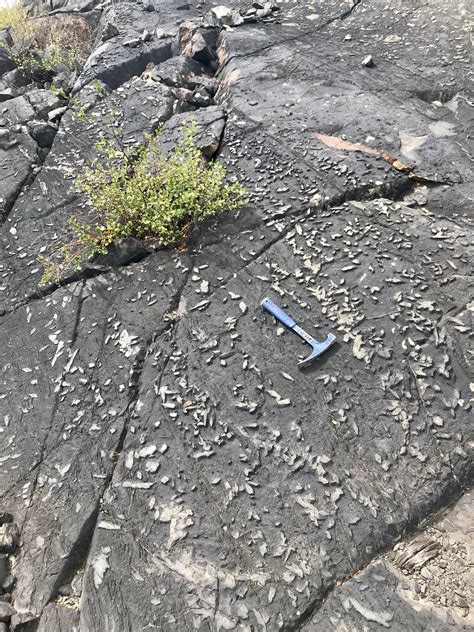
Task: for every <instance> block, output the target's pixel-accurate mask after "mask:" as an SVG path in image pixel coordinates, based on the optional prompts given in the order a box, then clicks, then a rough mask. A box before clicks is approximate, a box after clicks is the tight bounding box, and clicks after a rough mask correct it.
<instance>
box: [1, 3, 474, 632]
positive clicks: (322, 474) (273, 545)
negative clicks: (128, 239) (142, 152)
mask: <svg viewBox="0 0 474 632" xmlns="http://www.w3.org/2000/svg"><path fill="white" fill-rule="evenodd" d="M213 6H215V5H213V4H212V3H210V2H200V3H198V2H194V0H192V1H191V2H189V3H187V4H182V5H180V4H179V3H176V2H172V1H171V0H164V1H162V2H158V1H157V0H156V1H155V2H153V3H150V2H149V1H147V2H146V3H145V4H142V3H140V2H128V1H125V2H115V3H113V4H108V3H100V4H99V3H95V2H93V1H91V0H89V1H87V2H84V1H82V0H80V1H75V2H72V1H68V0H60V1H59V2H56V1H55V2H54V3H53V4H51V6H50V8H52V9H53V10H54V11H60V12H65V13H68V12H75V13H78V12H79V13H82V14H84V15H88V16H89V15H93V16H94V24H95V26H96V28H95V35H94V37H95V40H94V46H93V52H92V54H91V56H90V58H89V59H88V61H87V62H86V64H85V65H84V68H83V71H82V73H81V74H80V75H79V76H78V78H77V79H76V81H75V84H74V86H73V87H72V95H71V98H69V99H68V100H65V99H63V98H62V97H61V98H60V97H58V96H55V95H52V93H50V92H49V91H48V90H47V88H45V87H38V86H24V87H22V88H21V94H18V95H16V96H12V98H8V99H7V100H6V101H5V102H2V103H0V174H1V180H0V181H1V185H0V186H1V192H0V198H2V200H1V204H2V207H1V213H2V215H1V217H2V224H1V226H0V233H1V234H0V239H1V246H0V339H1V340H2V341H3V344H2V345H1V347H0V580H1V582H0V584H1V586H2V587H1V588H0V593H1V594H0V597H1V600H0V605H1V608H0V621H2V623H5V625H8V628H7V629H8V630H9V632H14V631H15V632H17V631H18V632H20V631H21V632H30V631H34V632H40V631H41V632H66V631H67V632H79V631H80V632H111V631H114V632H138V631H140V630H160V632H175V631H179V632H181V631H182V632H185V631H188V630H189V631H196V630H198V631H203V632H204V631H206V632H208V631H211V630H212V631H214V630H215V631H221V630H235V631H236V632H237V631H238V632H257V631H258V632H261V631H262V632H263V631H267V632H277V631H278V630H284V631H286V632H289V631H296V630H301V631H304V632H310V631H313V630H314V631H317V632H319V631H321V632H327V631H330V630H335V631H337V632H340V631H342V632H349V631H351V632H352V631H357V632H359V631H362V630H363V631H364V632H366V631H367V632H372V631H373V630H384V629H390V628H391V629H393V630H409V631H410V632H422V631H425V630H430V631H431V630H436V631H438V630H468V629H472V616H471V612H470V607H471V603H472V602H470V595H472V592H470V590H472V589H470V588H469V586H472V571H470V574H469V572H468V571H466V568H467V566H466V564H467V562H466V559H467V557H466V556H467V553H463V550H464V549H466V550H468V549H469V546H471V547H472V541H471V542H470V543H469V542H467V540H466V537H467V536H466V533H467V531H468V530H469V527H468V526H466V521H464V522H463V521H462V520H460V519H459V516H460V515H469V514H468V513H466V512H468V511H469V507H472V495H469V494H466V495H464V497H463V499H462V500H461V501H460V502H461V503H463V504H462V505H458V506H457V507H456V508H455V509H454V510H453V511H454V513H453V514H447V516H446V518H443V521H442V522H441V523H440V522H435V523H434V526H427V525H429V524H431V521H433V520H434V519H435V515H436V514H437V512H438V511H439V510H443V509H446V508H448V507H449V506H450V505H451V504H452V503H454V501H455V500H456V499H458V498H459V497H461V496H463V494H465V493H466V490H467V489H468V488H469V486H470V485H471V483H472V439H473V437H472V423H470V422H471V419H472V409H471V403H470V397H471V396H472V377H470V375H472V373H470V369H469V362H470V360H471V358H472V346H470V344H471V345H472V312H473V309H474V303H473V298H472V285H470V279H471V278H472V277H471V275H472V269H471V268H472V260H473V253H472V243H473V239H472V198H473V175H472V173H473V172H472V160H471V152H472V128H470V125H472V110H471V106H470V103H471V102H472V92H470V84H469V78H468V77H469V75H468V71H469V62H470V57H469V55H470V51H469V39H468V24H469V21H470V15H469V6H468V3H467V2H466V3H464V2H462V1H461V0H450V2H445V1H444V0H434V1H433V2H430V3H428V4H427V3H422V2H418V1H413V0H410V1H408V0H386V1H384V2H382V1H381V0H360V1H357V0H356V1H353V2H341V1H340V0H337V1H336V0H324V1H323V0H316V1H314V2H310V1H309V0H298V1H288V2H282V3H280V4H279V7H276V6H269V7H267V6H266V5H264V4H262V5H261V6H260V5H259V7H254V9H255V10H253V9H252V10H251V11H250V12H248V9H249V6H248V5H244V4H243V3H242V4H240V3H239V2H231V3H229V4H228V6H229V7H230V8H231V9H235V10H240V12H241V14H242V16H243V22H242V23H241V24H240V25H239V26H236V27H234V28H231V29H228V28H224V29H223V30H220V31H219V30H218V28H217V27H216V28H203V27H202V23H201V19H202V18H203V16H205V15H206V14H208V12H209V10H210V9H211V8H212V7H213ZM259 12H260V13H259ZM233 15H234V17H235V13H234V14H233ZM91 19H92V18H91ZM236 21H237V22H240V20H238V19H237V20H236ZM111 25H112V26H113V27H114V28H112V27H111ZM368 55H370V56H371V57H372V60H373V63H372V64H371V65H368V64H365V65H364V64H363V61H364V59H365V58H366V57H367V56H368ZM64 107H65V108H66V109H65V110H64V109H63V108H64ZM56 110H57V111H58V113H57V114H54V115H52V118H53V120H52V121H51V120H50V118H51V117H50V114H51V112H56ZM112 111H113V112H114V114H113V115H112V114H111V112H112ZM189 120H194V121H196V123H197V125H198V127H199V144H200V146H201V148H202V150H203V153H204V154H205V155H206V157H207V158H209V159H215V158H217V159H219V160H222V161H223V162H224V163H225V164H226V165H227V168H228V170H229V175H230V176H231V177H236V178H238V179H239V180H240V181H242V182H243V183H244V184H245V186H246V187H247V188H248V191H249V198H250V199H249V203H248V205H246V206H245V207H244V208H243V209H241V210H240V211H238V212H236V213H234V214H228V215H225V216H223V217H222V218H220V219H219V220H218V221H217V222H214V223H212V224H206V225H204V226H200V227H196V228H195V229H194V230H193V232H192V234H191V236H190V240H189V245H188V248H187V249H186V250H185V251H183V250H174V249H169V250H161V251H157V252H150V251H149V249H147V248H145V247H144V246H143V244H137V243H127V244H119V245H117V246H116V248H115V250H112V251H111V253H110V256H106V257H103V258H99V259H98V260H97V261H94V262H91V264H90V265H89V266H88V267H87V269H84V270H82V271H81V272H79V273H71V274H69V275H65V276H64V278H63V279H62V281H61V283H60V284H56V285H52V284H51V285H49V286H46V287H45V286H40V285H39V280H40V277H41V273H42V268H41V264H40V263H39V262H38V255H41V254H42V253H43V252H44V251H45V250H47V249H50V248H51V247H55V246H59V244H60V242H61V240H62V239H63V238H64V234H63V233H64V230H65V229H66V227H67V223H68V219H69V217H71V216H74V214H75V213H80V212H83V211H84V205H85V201H84V199H83V198H82V197H81V195H80V194H78V193H77V191H76V190H75V188H74V178H73V176H72V175H71V174H74V173H76V172H78V171H80V168H81V166H82V165H83V164H85V163H86V162H89V161H91V160H93V159H94V158H95V157H96V156H97V155H98V154H97V149H96V147H95V144H96V142H97V141H98V140H99V138H100V136H101V134H105V135H106V136H108V135H109V136H110V135H111V134H112V133H113V131H112V130H113V127H112V126H113V122H115V124H118V125H119V126H120V128H121V130H122V132H123V139H124V142H125V143H126V144H127V146H129V147H132V148H133V147H135V146H137V145H138V144H139V143H140V142H142V141H143V139H144V138H146V135H147V134H148V133H150V132H154V131H155V130H156V129H157V128H158V127H159V126H163V136H162V142H163V148H164V150H165V151H166V150H168V149H169V148H171V147H172V146H173V145H174V144H175V143H176V140H177V138H178V137H179V130H180V126H181V125H182V123H183V122H186V121H189ZM265 296H270V297H271V298H272V299H273V300H275V301H276V302H278V303H279V304H281V305H282V306H283V307H285V308H287V309H288V311H290V313H291V314H292V315H293V316H294V317H295V319H296V320H297V321H298V322H299V323H300V324H301V325H302V326H304V327H305V329H308V330H309V331H310V332H312V333H314V334H315V335H316V336H317V337H318V336H319V337H320V338H324V337H325V335H326V333H327V332H328V331H333V332H334V333H335V334H336V336H337V340H338V343H337V345H336V346H334V347H333V348H332V349H331V351H330V352H328V353H327V354H326V355H324V356H323V357H322V358H321V359H320V361H318V362H316V363H314V364H313V365H312V366H311V367H309V368H308V369H306V370H305V371H298V369H297V363H298V357H299V356H302V355H303V354H304V353H305V351H306V348H305V347H303V346H302V345H301V344H300V342H299V341H298V339H297V338H296V337H294V336H292V334H291V333H288V332H286V331H283V329H282V328H281V327H278V326H277V324H276V323H275V322H274V321H273V320H272V319H271V318H270V317H269V316H268V315H265V314H264V313H263V312H262V311H261V310H260V308H259V304H260V301H261V300H262V299H263V298H264V297H265ZM459 507H461V509H459ZM471 511H472V510H471ZM450 515H452V516H453V518H452V520H454V521H456V520H458V522H457V523H456V524H462V525H463V526H459V528H458V531H460V532H463V533H464V535H462V537H461V535H459V533H456V534H455V535H454V536H453V535H452V533H451V536H449V533H450V529H449V527H448V522H447V521H449V520H450V518H449V516H450ZM436 525H437V526H436ZM417 529H421V531H419V532H416V530H417ZM430 529H431V531H430ZM433 530H434V531H433ZM415 532H416V533H415ZM416 534H417V535H416ZM440 534H441V535H440ZM415 535H416V537H419V538H426V540H419V541H418V542H415V544H413V542H412V541H413V539H414V538H415ZM453 538H454V539H453ZM453 542H454V544H453ZM455 545H456V546H455ZM458 545H459V546H458ZM410 546H411V547H412V548H408V547H410ZM456 547H458V548H456ZM459 547H461V548H459ZM463 547H464V549H463ZM387 551H389V553H387ZM404 554H405V555H404ZM403 555H404V557H403ZM416 555H419V556H420V555H421V557H418V558H416ZM414 556H415V557H414ZM423 556H424V557H423ZM443 556H444V557H443ZM400 558H401V560H402V561H400ZM413 560H415V561H413ZM443 560H444V561H443ZM441 562H442V563H443V564H444V566H440V568H442V569H444V575H443V573H441V571H440V573H441V575H443V576H442V577H441V579H442V580H443V583H442V584H441V582H439V586H440V587H439V588H435V586H436V585H435V584H434V583H433V582H431V581H430V575H429V573H431V576H433V575H435V576H436V575H438V574H439V573H438V571H436V570H435V569H436V564H437V563H440V564H441ZM407 564H408V566H407ZM450 564H451V565H454V566H452V571H451V570H450V569H451V567H450ZM363 569H364V570H363ZM456 574H457V575H459V577H460V578H461V575H462V581H461V579H459V581H458V583H457V584H455V583H454V579H455V577H454V576H455V575H456ZM423 581H425V584H423ZM423 585H424V586H425V588H424V589H423ZM417 586H418V588H417ZM4 595H6V597H5V599H4V598H3V597H4ZM443 597H444V598H443ZM2 623H0V629H1V625H2Z"/></svg>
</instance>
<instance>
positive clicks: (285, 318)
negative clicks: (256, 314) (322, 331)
mask: <svg viewBox="0 0 474 632" xmlns="http://www.w3.org/2000/svg"><path fill="white" fill-rule="evenodd" d="M260 306H261V308H262V309H264V310H265V311H266V312H268V313H269V314H271V315H272V316H275V318H276V319H277V320H279V321H280V323H281V324H282V325H285V327H288V329H291V331H294V332H295V334H298V336H300V338H303V340H306V342H309V344H310V345H311V346H312V347H313V350H312V352H311V353H310V354H309V356H308V357H307V358H305V359H304V360H302V361H301V362H299V363H298V367H299V368H300V369H301V368H303V367H305V366H307V365H308V364H309V363H310V362H312V360H314V359H315V358H317V357H318V356H320V355H321V354H322V353H324V352H325V351H326V350H327V349H329V347H330V346H331V345H332V344H334V342H335V341H336V336H335V335H334V334H328V335H327V338H326V340H325V341H324V342H319V341H318V340H316V338H313V336H310V335H309V334H308V333H306V331H304V329H301V327H299V326H298V325H297V324H296V323H295V321H294V320H293V319H292V318H291V316H289V315H288V314H287V313H286V312H284V311H283V310H282V309H281V308H280V307H278V305H275V303H274V302H273V301H272V300H271V299H269V298H264V299H263V301H262V302H261V303H260Z"/></svg>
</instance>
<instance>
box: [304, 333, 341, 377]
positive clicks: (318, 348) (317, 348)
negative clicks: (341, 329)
mask: <svg viewBox="0 0 474 632" xmlns="http://www.w3.org/2000/svg"><path fill="white" fill-rule="evenodd" d="M298 329H299V327H298ZM295 330H296V327H295ZM296 333H298V334H299V335H300V336H301V337H302V338H304V339H305V340H306V342H308V343H309V344H310V345H311V346H312V347H313V350H312V351H311V353H310V354H309V356H308V357H307V358H305V359H304V360H301V362H298V367H299V368H300V369H302V368H304V367H305V366H308V364H310V363H311V362H312V361H313V360H315V359H316V358H318V357H319V356H320V355H321V354H322V353H324V352H325V351H327V350H328V349H329V347H331V346H332V345H333V344H334V343H335V342H336V336H335V335H334V334H328V335H327V338H326V340H324V341H323V342H319V340H316V338H313V337H312V336H310V335H309V334H307V333H306V332H305V331H303V330H301V331H296ZM302 334H304V335H302Z"/></svg>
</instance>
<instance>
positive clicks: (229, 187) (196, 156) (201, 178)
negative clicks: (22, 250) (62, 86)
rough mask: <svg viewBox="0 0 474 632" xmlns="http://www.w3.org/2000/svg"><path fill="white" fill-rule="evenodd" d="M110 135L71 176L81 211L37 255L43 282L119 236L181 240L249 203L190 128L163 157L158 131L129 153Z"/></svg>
mask: <svg viewBox="0 0 474 632" xmlns="http://www.w3.org/2000/svg"><path fill="white" fill-rule="evenodd" d="M112 134H113V137H112V139H111V140H106V139H105V138H102V139H101V141H100V142H99V143H98V149H99V150H100V156H101V157H100V158H97V159H96V160H94V161H93V162H92V164H91V165H90V166H88V167H86V168H85V169H84V170H83V171H82V172H81V173H80V174H79V176H78V177H77V178H76V182H75V184H76V187H77V189H78V190H79V191H80V192H82V193H83V194H85V197H86V200H87V211H86V213H85V214H83V215H82V216H79V215H77V216H75V217H73V218H71V219H70V222H69V225H70V230H71V233H72V236H71V239H70V240H69V241H68V242H66V243H64V244H63V245H62V246H61V247H60V248H59V250H57V251H56V253H55V254H54V255H51V256H49V257H44V256H42V257H39V260H40V262H41V263H42V264H43V266H44V273H43V276H42V279H41V283H43V284H45V283H48V282H50V281H55V282H59V280H60V278H61V276H62V275H63V274H64V273H66V272H68V271H71V269H75V270H79V269H80V268H81V267H82V266H83V265H84V263H86V262H87V260H91V259H93V258H94V257H95V256H97V255H98V254H106V253H107V251H108V249H109V246H110V245H111V244H112V243H113V242H116V241H118V240H122V239H127V238H134V239H138V240H143V241H145V242H153V244H154V247H164V246H169V245H170V244H173V243H176V242H178V241H179V240H181V241H185V240H186V238H187V235H188V234H189V230H190V228H191V227H192V226H193V225H194V224H196V223H198V222H201V221H202V220H204V219H207V218H210V217H215V216H217V215H219V214H221V213H223V212H225V211H231V210H234V209H237V208H239V207H241V206H242V205H243V204H245V203H246V201H247V200H246V193H245V189H244V188H243V186H242V185H241V184H239V183H238V182H232V183H231V182H226V169H225V167H224V165H223V164H221V163H219V162H206V160H205V159H204V158H203V156H202V153H201V150H200V149H199V147H198V146H197V144H196V134H197V129H196V127H194V126H188V127H185V128H184V130H183V135H182V139H181V141H180V143H179V144H178V145H177V146H176V147H175V148H174V149H173V150H172V151H171V152H170V153H169V154H168V155H167V156H165V155H164V154H163V153H162V151H161V150H160V141H159V132H158V133H156V134H155V135H153V136H149V137H148V138H147V139H146V142H144V143H142V144H141V145H140V146H139V147H138V149H136V150H134V151H129V150H128V149H127V148H126V146H125V145H124V143H123V140H122V138H121V136H120V133H119V132H118V131H117V129H116V128H112Z"/></svg>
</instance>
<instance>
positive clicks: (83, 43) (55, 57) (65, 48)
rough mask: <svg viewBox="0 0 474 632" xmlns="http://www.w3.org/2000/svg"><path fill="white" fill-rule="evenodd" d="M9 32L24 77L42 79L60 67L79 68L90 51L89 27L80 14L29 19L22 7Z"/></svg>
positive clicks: (13, 56)
mask: <svg viewBox="0 0 474 632" xmlns="http://www.w3.org/2000/svg"><path fill="white" fill-rule="evenodd" d="M11 35H12V38H13V42H14V45H13V49H12V52H11V57H12V59H13V60H14V61H15V62H16V64H17V65H18V67H19V68H20V69H21V70H22V72H23V74H24V75H25V77H27V78H28V79H38V80H43V81H44V80H46V79H50V78H51V77H52V76H53V75H54V71H55V69H57V68H58V67H59V66H66V67H67V68H68V69H69V70H79V69H80V68H81V65H82V64H83V63H84V61H85V60H86V59H87V57H88V55H89V53H90V45H91V36H92V30H91V27H90V26H89V24H88V23H87V22H86V20H84V18H81V17H79V16H68V15H58V16H46V17H38V18H32V17H30V16H28V14H27V13H26V12H25V11H24V9H22V12H21V14H20V17H19V19H18V20H17V21H16V23H15V24H14V25H13V28H12V29H11Z"/></svg>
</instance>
